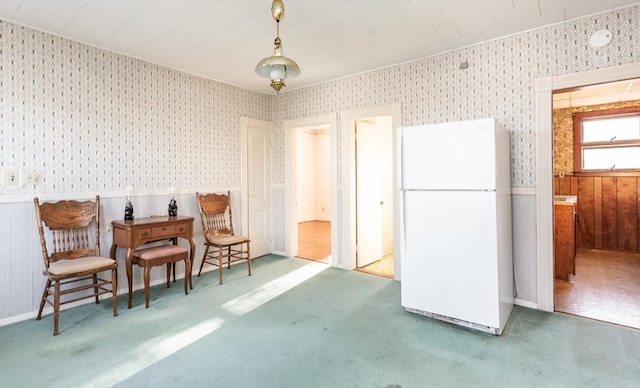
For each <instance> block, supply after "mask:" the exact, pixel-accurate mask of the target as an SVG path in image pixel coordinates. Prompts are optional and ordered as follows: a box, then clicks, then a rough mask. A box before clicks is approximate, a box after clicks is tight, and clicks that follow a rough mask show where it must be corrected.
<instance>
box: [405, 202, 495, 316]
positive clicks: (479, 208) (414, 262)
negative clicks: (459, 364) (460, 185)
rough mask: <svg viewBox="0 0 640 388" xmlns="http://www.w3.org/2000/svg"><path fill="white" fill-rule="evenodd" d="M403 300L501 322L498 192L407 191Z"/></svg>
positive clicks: (411, 304)
mask: <svg viewBox="0 0 640 388" xmlns="http://www.w3.org/2000/svg"><path fill="white" fill-rule="evenodd" d="M404 204H405V211H404V212H403V213H404V217H405V220H404V221H405V225H406V230H405V233H406V235H405V237H406V245H405V249H404V250H401V260H402V262H401V264H402V284H401V290H402V295H401V298H402V305H403V306H404V307H405V308H411V309H417V310H421V311H426V312H430V313H435V314H440V315H444V316H447V317H451V318H456V319H460V320H464V321H469V322H474V323H477V324H481V325H486V326H491V327H500V315H499V308H500V306H499V305H500V300H499V293H498V267H497V265H498V257H497V254H498V252H497V242H496V241H497V240H496V238H497V231H496V230H497V228H496V222H497V221H496V194H495V193H493V192H439V191H435V192H429V191H412V192H405V198H404Z"/></svg>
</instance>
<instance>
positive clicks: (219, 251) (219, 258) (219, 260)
mask: <svg viewBox="0 0 640 388" xmlns="http://www.w3.org/2000/svg"><path fill="white" fill-rule="evenodd" d="M222 259H223V256H222V247H220V248H218V277H219V278H220V279H219V280H220V284H222V261H223V260H222Z"/></svg>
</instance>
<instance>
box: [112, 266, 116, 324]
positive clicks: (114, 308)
mask: <svg viewBox="0 0 640 388" xmlns="http://www.w3.org/2000/svg"><path fill="white" fill-rule="evenodd" d="M111 302H112V303H113V316H114V317H117V316H118V270H117V269H116V268H113V269H111Z"/></svg>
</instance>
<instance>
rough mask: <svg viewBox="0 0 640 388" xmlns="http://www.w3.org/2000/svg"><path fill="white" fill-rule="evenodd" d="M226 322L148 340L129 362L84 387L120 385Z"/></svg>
mask: <svg viewBox="0 0 640 388" xmlns="http://www.w3.org/2000/svg"><path fill="white" fill-rule="evenodd" d="M223 322H224V320H223V319H221V318H214V319H209V320H207V321H204V322H202V323H200V324H197V325H195V326H193V327H190V328H187V329H185V330H182V331H181V332H179V333H175V334H171V335H166V334H163V335H162V336H160V337H156V338H153V339H151V340H148V341H147V342H145V343H144V344H142V345H140V346H138V347H136V348H135V349H132V351H131V354H130V355H129V357H128V358H129V360H128V361H125V362H119V363H118V364H117V365H116V366H114V367H113V368H111V369H108V370H106V371H105V372H103V373H102V374H100V375H98V376H96V377H95V378H93V379H92V380H90V381H88V382H87V383H86V384H84V385H82V386H83V387H110V386H113V385H115V384H118V383H120V382H122V381H124V380H126V379H128V378H129V377H131V376H133V375H135V374H136V373H138V372H140V371H142V370H143V369H145V368H148V367H150V366H151V365H153V364H155V363H156V362H158V361H160V360H162V359H164V358H166V357H168V356H170V355H172V354H174V353H176V352H177V351H179V350H180V349H182V348H185V347H186V346H188V345H190V344H192V343H194V342H196V341H197V340H199V339H201V338H202V337H204V336H206V335H208V334H210V333H212V332H214V331H215V330H217V329H218V328H220V327H221V326H222V324H223Z"/></svg>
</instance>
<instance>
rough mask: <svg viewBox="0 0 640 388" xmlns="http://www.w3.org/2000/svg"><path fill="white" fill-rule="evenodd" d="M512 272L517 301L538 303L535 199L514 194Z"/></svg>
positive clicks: (529, 194) (528, 195) (525, 195)
mask: <svg viewBox="0 0 640 388" xmlns="http://www.w3.org/2000/svg"><path fill="white" fill-rule="evenodd" d="M511 205H512V210H511V211H512V221H511V222H512V228H513V270H514V273H515V287H516V299H517V300H520V301H524V302H530V303H533V304H535V303H537V300H538V287H537V279H538V276H537V262H536V255H537V251H536V197H535V193H523V194H519V193H512V196H511Z"/></svg>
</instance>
